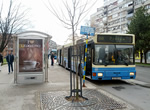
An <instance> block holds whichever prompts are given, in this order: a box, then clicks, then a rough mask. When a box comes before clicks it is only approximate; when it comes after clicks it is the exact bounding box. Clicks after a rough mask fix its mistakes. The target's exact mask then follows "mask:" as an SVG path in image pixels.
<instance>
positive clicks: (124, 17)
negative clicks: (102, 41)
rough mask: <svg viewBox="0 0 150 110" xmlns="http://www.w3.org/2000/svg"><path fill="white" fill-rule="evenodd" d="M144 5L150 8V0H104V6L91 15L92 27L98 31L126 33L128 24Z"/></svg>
mask: <svg viewBox="0 0 150 110" xmlns="http://www.w3.org/2000/svg"><path fill="white" fill-rule="evenodd" d="M142 5H143V6H146V8H147V9H150V0H104V6H103V7H100V8H98V9H97V12H96V13H94V14H93V15H91V19H90V21H91V22H90V24H91V27H96V32H98V33H104V32H109V33H126V32H127V30H128V28H127V24H128V23H130V21H131V18H132V16H133V14H134V12H135V10H136V9H137V8H139V7H140V6H142ZM149 11H150V10H149Z"/></svg>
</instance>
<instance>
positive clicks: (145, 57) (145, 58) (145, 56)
mask: <svg viewBox="0 0 150 110" xmlns="http://www.w3.org/2000/svg"><path fill="white" fill-rule="evenodd" d="M146 53H147V52H144V60H145V64H147V55H146Z"/></svg>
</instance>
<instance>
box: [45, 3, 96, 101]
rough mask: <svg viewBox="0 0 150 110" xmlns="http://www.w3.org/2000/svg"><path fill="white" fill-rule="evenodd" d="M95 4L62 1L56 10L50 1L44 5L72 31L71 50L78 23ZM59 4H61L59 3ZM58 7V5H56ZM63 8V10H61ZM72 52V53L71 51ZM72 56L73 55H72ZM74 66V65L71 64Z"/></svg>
mask: <svg viewBox="0 0 150 110" xmlns="http://www.w3.org/2000/svg"><path fill="white" fill-rule="evenodd" d="M96 2H97V0H93V1H92V0H68V1H67V0H62V5H61V7H59V9H58V8H56V5H53V4H52V1H50V0H48V4H46V3H45V5H46V7H47V8H48V9H49V11H50V12H51V13H52V14H53V15H54V16H55V17H56V18H57V19H58V20H59V21H61V23H62V24H63V25H64V27H65V28H67V29H71V30H72V37H73V38H72V39H73V48H74V49H73V50H75V48H77V47H75V33H76V31H77V28H78V25H79V23H80V22H81V21H82V20H83V19H85V17H86V15H87V14H88V13H89V11H90V9H91V8H92V7H93V5H94V4H95V3H96ZM60 4H61V3H60ZM57 5H59V4H57ZM63 6H64V8H62V7H63ZM73 52H74V51H73ZM73 54H74V53H73ZM74 61H75V67H76V70H77V61H76V59H74V57H73V62H74ZM73 64H74V63H73ZM76 89H77V90H78V72H77V71H76ZM76 100H78V92H76Z"/></svg>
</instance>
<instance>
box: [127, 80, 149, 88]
mask: <svg viewBox="0 0 150 110" xmlns="http://www.w3.org/2000/svg"><path fill="white" fill-rule="evenodd" d="M126 82H127V83H131V84H135V85H139V86H142V87H146V88H150V83H146V82H142V81H138V80H134V79H129V80H127V81H126Z"/></svg>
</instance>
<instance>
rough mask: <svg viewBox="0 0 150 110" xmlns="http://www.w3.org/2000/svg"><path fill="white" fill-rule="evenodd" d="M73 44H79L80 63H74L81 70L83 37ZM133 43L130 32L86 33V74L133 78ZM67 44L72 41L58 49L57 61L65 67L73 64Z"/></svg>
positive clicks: (112, 77)
mask: <svg viewBox="0 0 150 110" xmlns="http://www.w3.org/2000/svg"><path fill="white" fill-rule="evenodd" d="M76 45H80V47H81V54H82V59H81V60H82V63H81V64H79V61H78V66H80V65H81V66H82V72H83V70H84V68H83V65H84V59H85V58H84V56H85V40H83V42H82V43H80V44H76ZM134 46H135V36H134V35H132V34H117V33H103V34H95V36H93V37H90V38H89V41H88V48H87V61H86V77H88V78H90V79H92V80H115V79H135V77H136V66H135V56H134ZM71 47H72V44H67V45H64V46H62V47H61V48H59V49H58V59H57V60H58V63H59V65H62V66H63V67H65V68H68V69H70V68H71V67H72V66H73V64H71V63H70V61H71V60H72V59H71V56H70V54H69V51H70V48H71ZM74 52H76V50H74ZM70 64H71V65H70ZM72 68H73V67H72ZM74 68H75V67H74ZM75 71H76V70H75Z"/></svg>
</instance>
